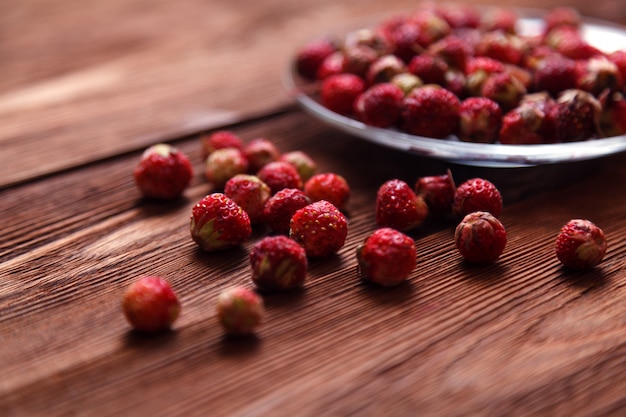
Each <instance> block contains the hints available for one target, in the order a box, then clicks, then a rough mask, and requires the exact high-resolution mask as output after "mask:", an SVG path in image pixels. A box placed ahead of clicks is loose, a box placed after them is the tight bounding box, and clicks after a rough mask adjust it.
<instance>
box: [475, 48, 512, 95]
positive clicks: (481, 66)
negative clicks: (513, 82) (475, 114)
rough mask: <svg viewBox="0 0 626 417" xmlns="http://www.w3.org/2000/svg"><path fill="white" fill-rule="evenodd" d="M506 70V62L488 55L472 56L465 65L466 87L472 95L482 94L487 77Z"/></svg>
mask: <svg viewBox="0 0 626 417" xmlns="http://www.w3.org/2000/svg"><path fill="white" fill-rule="evenodd" d="M505 70H506V67H505V66H504V64H503V63H502V62H500V61H496V60H495V59H492V58H488V57H486V56H480V57H471V58H469V59H468V60H467V64H466V65H465V80H466V81H465V83H466V86H465V88H466V89H467V91H468V93H469V94H470V95H471V96H480V95H481V94H482V88H483V85H484V84H485V81H486V80H487V78H489V76H490V75H491V74H496V73H500V72H505Z"/></svg>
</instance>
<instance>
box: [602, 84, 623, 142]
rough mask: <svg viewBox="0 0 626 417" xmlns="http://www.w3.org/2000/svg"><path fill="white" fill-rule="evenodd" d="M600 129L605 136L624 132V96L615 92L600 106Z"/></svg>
mask: <svg viewBox="0 0 626 417" xmlns="http://www.w3.org/2000/svg"><path fill="white" fill-rule="evenodd" d="M601 130H602V133H604V134H605V135H606V136H618V135H624V134H626V98H624V96H623V95H622V94H618V93H615V94H613V95H612V96H611V99H610V100H608V102H607V104H606V105H604V106H603V107H602V117H601Z"/></svg>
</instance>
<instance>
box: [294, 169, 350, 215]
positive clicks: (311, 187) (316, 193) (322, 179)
mask: <svg viewBox="0 0 626 417" xmlns="http://www.w3.org/2000/svg"><path fill="white" fill-rule="evenodd" d="M304 193H305V194H306V195H307V197H309V199H311V201H320V200H326V201H328V202H329V203H331V204H333V205H334V206H335V207H337V208H338V209H339V210H345V208H346V204H347V203H348V200H349V198H350V186H349V185H348V181H346V179H345V178H344V177H342V176H341V175H339V174H335V173H333V172H328V173H323V174H317V175H314V176H312V177H311V178H310V179H309V180H308V181H307V182H306V183H305V184H304Z"/></svg>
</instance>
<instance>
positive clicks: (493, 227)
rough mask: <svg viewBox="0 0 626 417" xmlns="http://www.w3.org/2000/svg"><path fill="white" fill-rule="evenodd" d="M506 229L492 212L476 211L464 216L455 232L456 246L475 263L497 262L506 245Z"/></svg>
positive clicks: (465, 257) (466, 257)
mask: <svg viewBox="0 0 626 417" xmlns="http://www.w3.org/2000/svg"><path fill="white" fill-rule="evenodd" d="M506 240H507V239H506V230H505V229H504V226H503V225H502V223H501V222H500V220H498V219H497V218H495V217H494V216H493V215H492V214H491V213H488V212H486V211H475V212H472V213H470V214H468V215H467V216H465V217H464V218H463V220H462V221H461V223H459V225H458V226H457V227H456V230H455V232H454V242H455V244H456V248H457V249H458V251H459V253H460V254H461V256H463V258H464V259H465V260H466V261H468V262H471V263H475V264H489V263H492V262H495V261H496V260H497V259H498V258H499V257H500V255H502V252H503V251H504V247H505V246H506Z"/></svg>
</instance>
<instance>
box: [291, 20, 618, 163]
mask: <svg viewBox="0 0 626 417" xmlns="http://www.w3.org/2000/svg"><path fill="white" fill-rule="evenodd" d="M541 15H542V12H541V11H534V10H519V16H520V19H519V29H518V30H519V32H520V33H522V34H526V35H532V34H537V33H539V31H540V30H541V28H542V25H543V24H542V20H541ZM372 21H373V22H379V21H380V20H379V19H376V20H372ZM359 27H367V26H359ZM582 30H583V35H584V37H585V39H586V40H587V41H588V42H590V43H591V44H592V45H594V46H596V47H597V48H599V49H601V50H603V51H605V52H612V51H615V50H621V49H626V28H624V27H622V26H619V25H616V24H612V23H610V22H605V21H599V20H595V19H584V23H583V28H582ZM284 83H285V86H286V88H287V90H288V91H289V92H291V93H293V95H294V97H295V99H296V101H297V102H298V103H299V104H300V106H302V108H303V109H304V110H305V111H307V112H308V113H310V114H311V115H313V116H314V117H315V118H317V119H319V120H320V121H322V122H324V123H326V124H328V125H330V126H334V127H336V128H338V129H340V130H342V131H345V132H347V133H350V134H352V135H355V136H357V137H360V138H362V139H365V140H368V141H371V142H374V143H377V144H380V145H384V146H388V147H390V148H395V149H399V150H402V151H405V152H410V153H413V154H417V155H421V156H426V157H431V158H436V159H441V160H445V161H450V162H454V163H458V164H463V165H475V166H493V167H521V166H533V165H542V164H552V163H562V162H574V161H582V160H589V159H594V158H600V157H604V156H608V155H612V154H616V153H619V152H624V151H626V135H621V136H614V137H609V138H602V139H593V140H588V141H582V142H570V143H558V144H544V145H503V144H479V143H468V142H461V141H459V140H458V139H457V138H456V137H450V138H448V139H434V138H428V137H423V136H416V135H411V134H408V133H404V132H401V131H399V130H394V129H381V128H376V127H372V126H368V125H366V124H364V123H362V122H359V121H358V120H355V119H352V118H349V117H346V116H342V115H340V114H338V113H335V112H333V111H331V110H328V109H327V108H325V107H324V106H322V105H321V104H320V103H319V102H318V101H317V99H316V97H315V95H314V94H310V93H308V92H307V89H306V88H302V86H303V80H301V79H300V77H299V76H298V75H297V74H296V73H295V71H294V68H293V66H292V67H290V68H289V71H288V72H287V74H286V77H285V80H284Z"/></svg>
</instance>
